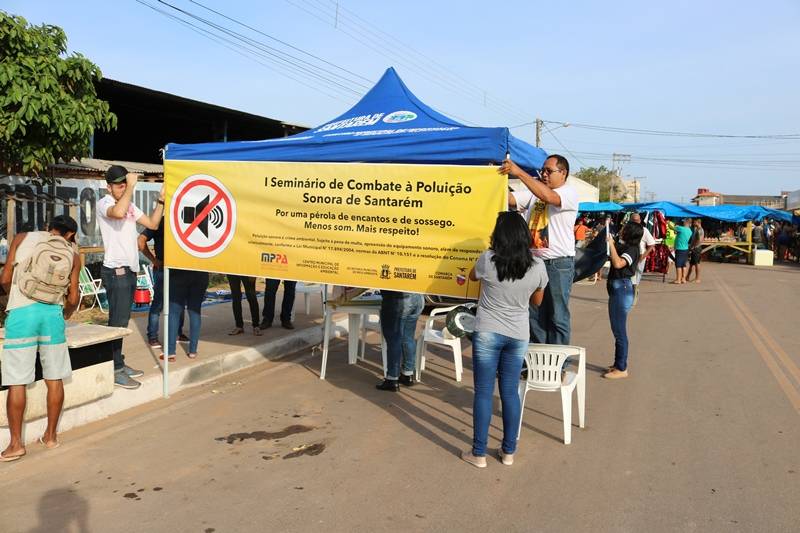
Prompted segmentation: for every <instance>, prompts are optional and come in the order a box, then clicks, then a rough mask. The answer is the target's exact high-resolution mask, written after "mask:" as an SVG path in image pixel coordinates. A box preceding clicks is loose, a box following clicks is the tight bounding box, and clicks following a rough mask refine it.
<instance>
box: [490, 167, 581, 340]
mask: <svg viewBox="0 0 800 533" xmlns="http://www.w3.org/2000/svg"><path fill="white" fill-rule="evenodd" d="M499 172H500V173H501V174H507V175H509V176H513V177H515V178H519V180H520V181H521V182H522V183H524V184H525V186H526V187H527V188H528V190H527V191H515V192H511V193H509V195H508V204H509V207H510V208H511V209H516V210H517V211H520V212H523V215H524V216H525V218H526V219H527V220H528V225H529V227H530V228H531V237H532V240H533V249H532V251H533V253H534V255H535V256H537V257H539V258H540V259H542V260H543V261H544V264H545V268H546V270H547V277H548V278H549V280H550V281H549V283H548V284H547V288H546V289H545V292H544V300H543V301H542V304H541V305H540V306H539V307H533V306H531V308H530V329H531V331H530V333H531V342H537V343H546V344H569V340H570V313H569V295H570V292H571V291H572V279H573V277H574V274H575V233H574V227H575V219H576V218H577V215H578V193H577V192H576V191H575V189H573V188H572V187H571V186H569V185H567V177H568V176H569V161H567V159H566V158H565V157H563V156H560V155H551V156H550V157H548V158H547V159H546V160H545V162H544V166H543V167H542V168H541V170H540V171H539V174H540V176H541V178H539V179H536V178H533V177H531V176H530V175H529V174H528V173H527V172H525V171H524V170H522V169H521V168H520V167H519V166H518V165H517V164H516V163H514V162H513V161H511V160H510V159H507V160H505V161H504V162H503V164H502V166H501V167H500V170H499Z"/></svg>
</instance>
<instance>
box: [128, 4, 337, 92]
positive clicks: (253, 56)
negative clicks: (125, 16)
mask: <svg viewBox="0 0 800 533" xmlns="http://www.w3.org/2000/svg"><path fill="white" fill-rule="evenodd" d="M135 1H136V2H137V3H139V4H141V5H143V6H146V7H148V8H150V9H152V10H153V11H156V12H157V13H159V14H161V15H163V16H165V17H167V18H169V19H172V20H174V21H175V22H178V23H179V24H181V25H183V26H185V27H186V28H187V29H189V30H191V31H193V32H194V33H197V34H199V35H200V36H202V37H205V38H207V39H209V40H211V41H213V42H215V43H217V44H219V45H220V46H222V47H224V48H227V49H228V50H230V51H232V52H234V53H236V54H238V55H240V56H242V57H244V58H246V59H249V60H250V61H253V62H255V63H257V64H259V65H261V66H263V67H265V68H268V69H269V70H271V71H273V72H275V73H277V74H279V75H281V76H284V77H286V78H288V79H290V80H292V81H295V82H297V83H299V84H301V85H303V86H305V87H307V88H309V89H312V90H315V91H317V92H320V93H321V94H324V95H325V96H328V97H329V98H333V99H335V100H339V101H343V102H347V101H348V100H343V99H342V98H340V97H339V96H337V95H335V94H331V93H329V92H326V90H324V89H322V88H320V87H319V86H317V85H312V84H309V83H307V82H305V81H303V80H301V79H298V78H296V77H294V76H292V75H290V74H287V73H286V72H283V70H284V69H283V68H276V67H274V66H270V65H268V64H266V63H264V62H262V61H260V60H259V59H257V58H262V59H265V60H267V61H270V62H272V63H273V64H277V65H278V67H283V65H280V64H278V63H277V62H276V61H274V60H273V59H272V58H271V57H268V56H265V55H264V54H260V53H258V52H257V51H255V50H253V49H252V48H248V47H247V46H245V45H243V44H241V43H237V42H235V41H232V40H230V39H227V38H225V37H222V36H219V35H216V34H215V33H213V32H211V31H209V30H207V29H205V28H201V27H200V26H197V25H196V24H192V23H191V22H189V21H187V20H184V19H182V18H180V17H178V16H175V15H173V14H172V13H169V12H167V11H164V10H162V9H159V8H158V7H156V6H153V5H150V4H148V3H147V2H144V1H142V0H135ZM329 89H330V90H333V89H334V88H329ZM340 94H341V93H340ZM349 101H350V102H352V100H349Z"/></svg>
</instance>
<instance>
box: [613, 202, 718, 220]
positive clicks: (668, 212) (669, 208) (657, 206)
mask: <svg viewBox="0 0 800 533" xmlns="http://www.w3.org/2000/svg"><path fill="white" fill-rule="evenodd" d="M622 207H623V209H625V210H626V211H661V212H662V213H664V216H665V217H668V218H686V217H692V218H693V217H698V216H702V215H698V214H697V213H695V212H694V211H692V210H691V208H693V207H697V206H694V205H691V206H690V205H682V204H676V203H673V202H650V203H639V204H622Z"/></svg>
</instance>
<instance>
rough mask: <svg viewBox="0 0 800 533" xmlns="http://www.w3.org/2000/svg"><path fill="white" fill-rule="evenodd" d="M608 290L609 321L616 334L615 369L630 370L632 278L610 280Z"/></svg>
mask: <svg viewBox="0 0 800 533" xmlns="http://www.w3.org/2000/svg"><path fill="white" fill-rule="evenodd" d="M606 289H607V290H608V319H609V320H610V321H611V333H613V334H614V367H615V368H616V369H617V370H626V369H627V368H628V327H627V323H628V312H629V311H630V310H631V307H633V284H632V283H631V280H630V278H623V279H610V280H608V283H607V285H606Z"/></svg>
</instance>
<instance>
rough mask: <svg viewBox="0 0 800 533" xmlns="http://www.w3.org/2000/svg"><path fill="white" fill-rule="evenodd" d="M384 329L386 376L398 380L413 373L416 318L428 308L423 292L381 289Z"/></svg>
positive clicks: (415, 352) (415, 346)
mask: <svg viewBox="0 0 800 533" xmlns="http://www.w3.org/2000/svg"><path fill="white" fill-rule="evenodd" d="M381 296H382V298H383V300H382V301H381V312H380V316H381V330H382V331H383V337H384V338H385V339H386V367H387V368H386V378H387V379H399V378H400V366H401V365H402V367H403V374H405V375H407V376H410V375H413V374H414V368H415V367H416V362H417V341H416V339H415V338H414V334H415V333H416V331H417V319H419V315H421V314H422V308H423V307H425V299H424V298H423V297H422V295H421V294H410V293H404V292H394V291H381Z"/></svg>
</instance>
